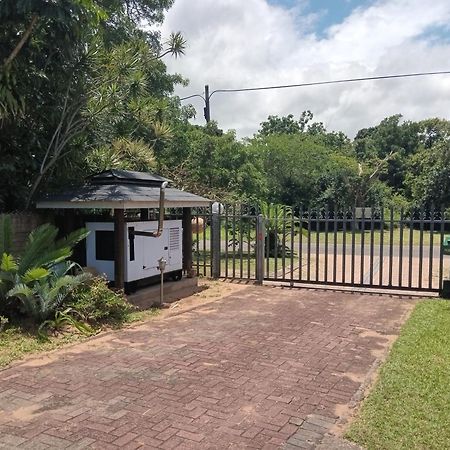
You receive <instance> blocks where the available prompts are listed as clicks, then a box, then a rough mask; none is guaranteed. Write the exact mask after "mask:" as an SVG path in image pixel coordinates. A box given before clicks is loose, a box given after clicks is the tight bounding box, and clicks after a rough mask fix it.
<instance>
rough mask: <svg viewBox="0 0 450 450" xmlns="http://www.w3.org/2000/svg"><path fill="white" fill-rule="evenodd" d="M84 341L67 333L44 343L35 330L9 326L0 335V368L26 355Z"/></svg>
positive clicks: (75, 334)
mask: <svg viewBox="0 0 450 450" xmlns="http://www.w3.org/2000/svg"><path fill="white" fill-rule="evenodd" d="M84 339H86V337H85V336H83V335H81V334H79V333H75V332H70V331H69V332H66V333H64V334H62V335H59V336H57V337H50V338H49V340H48V341H44V340H42V339H39V338H38V337H37V331H36V330H30V331H27V330H24V329H22V328H19V327H16V326H11V327H9V328H7V329H6V330H4V331H3V332H1V333H0V367H6V366H7V365H9V364H10V363H11V362H13V361H15V360H17V359H21V358H23V357H24V356H25V355H27V354H32V353H40V352H47V351H50V350H54V349H56V348H59V347H63V346H65V345H68V344H71V343H73V342H79V341H82V340H84Z"/></svg>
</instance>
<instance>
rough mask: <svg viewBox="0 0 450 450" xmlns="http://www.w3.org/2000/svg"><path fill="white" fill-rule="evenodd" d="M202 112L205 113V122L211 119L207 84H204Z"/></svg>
mask: <svg viewBox="0 0 450 450" xmlns="http://www.w3.org/2000/svg"><path fill="white" fill-rule="evenodd" d="M203 112H204V114H205V120H206V123H209V122H210V120H211V109H210V107H209V85H207V84H206V85H205V107H204V108H203Z"/></svg>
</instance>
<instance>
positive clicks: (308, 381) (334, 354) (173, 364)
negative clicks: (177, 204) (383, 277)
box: [0, 286, 412, 449]
mask: <svg viewBox="0 0 450 450" xmlns="http://www.w3.org/2000/svg"><path fill="white" fill-rule="evenodd" d="M411 307H412V303H411V302H410V301H406V300H402V299H399V298H390V297H387V296H386V297H382V296H374V295H372V296H369V295H359V294H348V293H342V294H339V293H335V292H320V291H302V290H296V289H294V290H289V289H281V288H274V287H253V286H250V287H248V288H245V289H243V290H242V291H239V292H237V293H234V294H232V295H230V296H229V297H227V298H224V299H221V300H218V301H216V302H214V303H210V304H208V305H203V306H201V307H199V308H197V309H195V310H192V311H190V312H185V313H183V314H181V315H179V316H176V317H171V318H168V319H164V320H156V321H152V322H149V323H146V324H144V325H140V326H138V327H136V328H133V329H128V330H123V331H119V332H115V333H111V334H109V335H105V336H101V337H99V338H96V339H93V340H91V341H89V343H88V344H81V345H76V346H73V347H70V348H68V349H65V350H63V351H58V352H55V353H51V354H49V355H47V356H45V357H41V358H36V359H32V360H29V361H27V362H25V363H22V364H19V365H16V366H13V367H11V368H9V369H6V370H4V371H2V372H0V447H3V448H8V449H13V448H21V449H24V448H30V449H63V448H65V449H82V448H91V449H118V448H120V449H144V448H145V449H151V448H161V449H171V448H177V449H178V448H179V449H202V448H208V449H224V448H243V447H248V448H264V449H272V448H273V449H275V448H280V447H283V446H284V447H286V448H291V449H292V448H313V447H314V446H315V445H317V443H318V442H319V441H320V440H321V438H322V437H323V435H324V433H326V432H327V431H328V430H329V429H330V427H331V426H333V424H334V423H335V422H336V421H337V420H338V419H340V418H341V416H342V415H343V414H345V405H348V404H349V402H351V400H352V398H353V397H354V395H355V393H356V392H357V391H358V389H359V388H360V386H361V383H362V382H363V381H364V379H365V376H366V374H367V373H368V371H369V370H370V369H371V367H372V365H373V364H374V362H375V361H376V359H377V358H378V357H379V356H380V355H381V354H382V353H383V351H384V350H385V349H386V347H387V346H388V344H389V343H390V342H392V337H393V336H394V335H396V334H397V333H398V331H399V328H400V326H401V324H402V323H403V321H404V319H405V316H406V314H407V313H408V311H409V310H410V309H411Z"/></svg>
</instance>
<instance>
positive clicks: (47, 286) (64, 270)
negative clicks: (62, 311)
mask: <svg viewBox="0 0 450 450" xmlns="http://www.w3.org/2000/svg"><path fill="white" fill-rule="evenodd" d="M72 268H73V264H60V265H59V266H55V267H54V268H53V270H52V271H51V272H49V274H48V275H47V276H46V277H44V278H42V277H41V278H40V279H38V280H32V281H29V282H28V284H25V282H24V278H22V281H23V282H21V283H20V282H19V283H15V285H14V287H13V288H11V289H10V290H9V291H8V292H7V293H6V297H7V298H17V299H19V300H20V302H21V308H20V309H21V312H22V313H23V314H25V316H27V317H30V318H32V319H33V320H34V321H35V322H36V323H41V322H43V321H45V320H48V318H49V317H50V316H51V315H53V314H55V313H56V312H57V311H58V309H59V308H61V307H62V305H63V303H64V301H65V300H66V298H67V297H68V295H69V294H70V293H71V292H72V291H73V290H74V289H75V288H76V287H78V286H80V285H81V284H83V283H85V282H86V281H87V280H88V279H89V274H87V273H80V274H78V275H69V274H68V272H69V271H70V270H71V269H72Z"/></svg>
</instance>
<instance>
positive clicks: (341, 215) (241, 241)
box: [193, 206, 450, 291]
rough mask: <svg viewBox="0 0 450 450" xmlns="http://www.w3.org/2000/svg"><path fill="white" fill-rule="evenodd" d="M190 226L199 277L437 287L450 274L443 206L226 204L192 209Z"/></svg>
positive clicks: (449, 221) (449, 228)
mask: <svg viewBox="0 0 450 450" xmlns="http://www.w3.org/2000/svg"><path fill="white" fill-rule="evenodd" d="M193 225H194V231H195V233H194V266H195V268H196V269H197V272H198V273H199V274H202V275H205V276H215V277H224V278H239V279H250V280H259V281H260V282H262V280H263V279H264V280H273V281H283V282H288V283H290V284H291V285H294V284H296V283H303V284H321V285H340V286H357V287H367V288H383V289H409V290H421V291H439V290H440V289H441V287H442V280H443V279H444V277H448V276H449V275H450V256H445V255H444V252H443V244H444V240H445V236H446V233H447V234H450V219H449V218H448V217H446V216H445V213H444V212H443V211H435V210H420V211H413V212H409V213H405V212H404V211H401V210H400V211H396V210H394V209H393V208H389V209H387V208H381V209H380V208H354V209H353V210H351V211H344V212H337V211H312V210H306V211H305V210H302V208H289V207H283V208H277V207H267V208H264V209H263V210H259V209H256V208H251V207H237V206H227V207H224V209H223V210H222V211H220V213H218V214H211V213H210V212H209V211H206V210H202V211H195V212H194V221H193ZM196 225H198V226H197V227H196Z"/></svg>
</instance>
